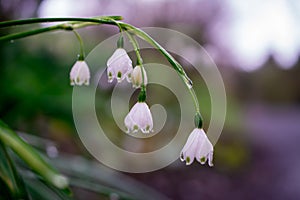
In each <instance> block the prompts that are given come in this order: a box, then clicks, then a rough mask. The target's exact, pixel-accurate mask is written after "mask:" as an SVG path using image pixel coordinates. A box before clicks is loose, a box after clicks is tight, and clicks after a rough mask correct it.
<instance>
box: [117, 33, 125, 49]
mask: <svg viewBox="0 0 300 200" xmlns="http://www.w3.org/2000/svg"><path fill="white" fill-rule="evenodd" d="M117 47H118V48H123V47H124V38H123V36H122V35H121V36H120V37H119V39H118V42H117Z"/></svg>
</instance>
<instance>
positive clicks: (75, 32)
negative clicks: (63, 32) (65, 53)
mask: <svg viewBox="0 0 300 200" xmlns="http://www.w3.org/2000/svg"><path fill="white" fill-rule="evenodd" d="M73 33H74V34H75V36H76V38H77V39H78V42H79V46H80V54H79V57H78V60H81V61H83V60H84V59H85V53H84V46H83V41H82V38H81V37H80V35H79V33H78V32H77V31H75V30H73Z"/></svg>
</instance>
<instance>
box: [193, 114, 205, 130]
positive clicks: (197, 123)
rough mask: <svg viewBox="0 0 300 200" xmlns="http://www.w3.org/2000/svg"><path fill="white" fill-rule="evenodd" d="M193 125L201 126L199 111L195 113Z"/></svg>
mask: <svg viewBox="0 0 300 200" xmlns="http://www.w3.org/2000/svg"><path fill="white" fill-rule="evenodd" d="M194 122H195V126H196V127H197V128H202V127H203V119H202V116H201V114H200V113H199V112H197V113H196V115H195V118H194Z"/></svg>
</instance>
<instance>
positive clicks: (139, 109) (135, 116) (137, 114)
mask: <svg viewBox="0 0 300 200" xmlns="http://www.w3.org/2000/svg"><path fill="white" fill-rule="evenodd" d="M124 123H125V126H126V128H127V132H128V133H129V132H133V133H135V132H137V131H138V130H141V131H142V132H143V133H150V132H152V129H153V120H152V114H151V112H150V109H149V107H148V105H147V104H146V103H145V102H137V103H136V104H135V105H134V106H133V107H132V108H131V110H130V112H129V113H128V115H127V116H126V117H125V120H124Z"/></svg>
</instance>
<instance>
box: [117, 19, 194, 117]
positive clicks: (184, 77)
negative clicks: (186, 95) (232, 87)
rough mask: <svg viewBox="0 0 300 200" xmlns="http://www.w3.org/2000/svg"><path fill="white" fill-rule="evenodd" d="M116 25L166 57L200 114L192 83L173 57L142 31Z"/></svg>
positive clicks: (123, 24)
mask: <svg viewBox="0 0 300 200" xmlns="http://www.w3.org/2000/svg"><path fill="white" fill-rule="evenodd" d="M118 24H119V25H120V26H121V27H122V28H124V29H125V30H128V31H130V32H131V33H133V34H135V35H137V36H138V37H140V38H141V39H143V40H145V41H146V42H148V43H149V44H150V45H152V46H153V47H155V48H157V49H158V50H159V51H160V52H161V53H162V54H163V55H164V56H165V57H166V59H167V60H168V61H169V63H170V64H171V65H172V66H173V68H174V69H175V70H176V71H177V73H178V74H179V77H180V78H181V79H182V80H183V82H184V83H185V85H186V87H187V88H188V90H189V92H190V94H191V96H192V99H193V102H194V106H195V109H196V112H197V113H200V107H199V103H198V99H197V96H196V94H195V91H194V89H193V88H192V85H193V83H192V81H191V79H190V78H189V77H188V76H187V75H186V73H185V71H184V69H183V67H182V66H181V65H180V64H179V63H178V62H177V61H176V60H175V59H174V58H173V56H172V55H171V54H170V53H169V52H167V50H165V49H164V48H163V47H162V46H161V45H160V44H159V43H157V42H156V41H155V40H154V39H153V38H152V37H151V36H149V35H148V34H147V33H145V32H144V31H142V30H141V29H139V28H136V27H134V26H132V25H130V24H126V23H123V22H118Z"/></svg>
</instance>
